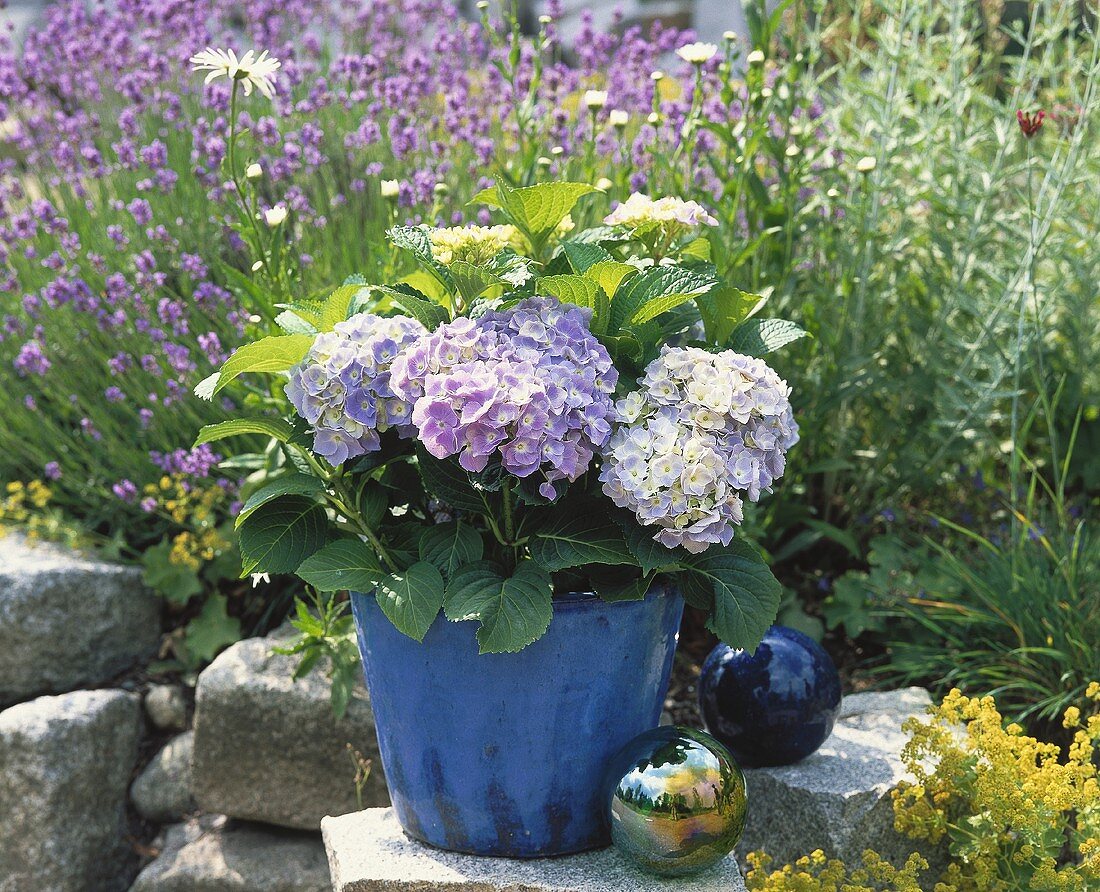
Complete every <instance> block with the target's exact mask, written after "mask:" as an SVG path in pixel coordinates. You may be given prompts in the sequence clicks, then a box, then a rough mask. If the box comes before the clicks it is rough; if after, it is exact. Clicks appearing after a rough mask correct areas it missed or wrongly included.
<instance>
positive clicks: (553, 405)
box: [391, 297, 618, 498]
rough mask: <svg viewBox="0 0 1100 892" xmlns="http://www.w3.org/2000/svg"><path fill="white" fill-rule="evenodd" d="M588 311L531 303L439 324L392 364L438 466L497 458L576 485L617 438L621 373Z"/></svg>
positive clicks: (470, 465) (515, 470)
mask: <svg viewBox="0 0 1100 892" xmlns="http://www.w3.org/2000/svg"><path fill="white" fill-rule="evenodd" d="M590 318H591V311H589V310H586V309H583V308H581V307H576V306H572V305H570V304H563V303H561V302H560V301H558V300H557V299H556V298H553V297H533V298H527V299H526V300H523V301H520V302H519V303H517V304H515V305H514V306H512V307H510V308H508V309H505V310H495V309H490V310H488V311H487V312H484V313H482V314H481V315H479V316H478V317H477V318H476V319H473V318H468V317H461V318H458V319H455V320H454V321H453V322H449V323H447V324H445V325H441V326H440V327H439V328H437V329H436V330H435V331H434V332H432V334H430V335H429V336H428V337H426V338H424V339H423V340H421V341H420V342H419V343H417V344H415V345H413V346H412V347H411V348H409V349H408V350H406V351H405V352H404V353H402V355H401V356H400V357H399V358H398V360H397V361H396V362H395V363H394V366H393V377H392V379H391V384H392V386H393V389H394V392H395V393H397V394H398V395H399V396H400V397H402V398H403V399H405V400H408V401H409V402H410V403H412V404H413V411H412V420H413V422H414V423H415V424H416V426H417V429H418V431H419V436H420V440H421V442H422V443H423V444H424V446H425V448H426V449H427V450H428V451H429V452H430V453H431V454H432V455H434V456H436V457H437V458H445V457H446V456H451V455H457V456H458V460H459V463H460V464H461V465H462V467H464V468H465V469H466V470H468V471H474V472H476V471H481V470H484V469H485V467H486V465H487V464H488V463H489V460H490V458H492V457H493V456H494V455H499V457H500V461H501V464H502V465H503V467H504V469H505V470H506V471H508V472H509V473H511V474H514V475H515V476H517V477H529V476H531V475H532V474H535V473H536V472H540V473H541V474H542V476H543V482H542V485H541V486H540V491H541V492H542V494H543V495H544V496H546V497H547V498H552V497H553V496H554V487H553V484H554V482H555V481H557V480H576V479H577V478H578V477H579V476H580V475H581V474H583V473H584V472H585V471H586V470H587V469H588V466H589V464H590V463H591V461H592V458H593V455H594V454H595V452H596V451H597V450H598V449H600V448H602V447H603V446H604V444H606V443H607V440H608V437H609V436H610V435H611V426H610V419H611V416H612V415H613V412H614V407H613V404H612V400H611V394H612V393H613V392H614V390H615V384H616V383H617V381H618V372H616V370H615V367H614V366H613V365H612V363H611V357H610V356H609V355H608V353H607V350H606V349H605V348H604V346H603V345H602V344H601V343H600V342H599V341H598V340H596V338H595V337H593V335H592V333H591V331H590V330H589V327H588V322H589V319H590Z"/></svg>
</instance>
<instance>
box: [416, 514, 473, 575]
mask: <svg viewBox="0 0 1100 892" xmlns="http://www.w3.org/2000/svg"><path fill="white" fill-rule="evenodd" d="M484 551H485V543H484V542H483V541H482V539H481V536H480V535H478V533H477V531H476V530H475V529H474V528H473V527H471V526H470V525H469V524H464V523H463V522H462V521H461V520H459V521H455V522H452V523H438V524H436V525H435V526H432V527H428V528H427V529H426V530H424V532H423V533H422V534H421V536H420V560H422V561H427V562H428V563H429V564H433V565H434V566H436V567H438V568H439V571H440V572H441V573H442V574H443V576H444V578H446V579H450V578H451V576H453V575H454V573H455V571H456V570H458V569H459V568H460V567H463V566H465V565H466V564H472V563H475V562H476V561H480V560H481V556H482V554H484Z"/></svg>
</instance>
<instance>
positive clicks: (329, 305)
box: [321, 285, 366, 331]
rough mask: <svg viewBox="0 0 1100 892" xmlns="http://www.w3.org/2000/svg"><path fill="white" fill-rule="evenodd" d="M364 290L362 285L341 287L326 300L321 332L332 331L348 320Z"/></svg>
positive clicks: (323, 307)
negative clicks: (339, 323)
mask: <svg viewBox="0 0 1100 892" xmlns="http://www.w3.org/2000/svg"><path fill="white" fill-rule="evenodd" d="M364 290H366V289H364V287H363V286H362V285H341V286H340V287H339V288H337V289H336V290H335V291H333V292H332V294H330V295H329V296H328V297H327V298H325V301H324V303H322V304H321V331H332V329H333V327H334V326H335V325H336V323H338V322H343V321H344V320H345V319H347V318H348V316H350V315H351V312H352V308H353V307H354V306H355V301H356V298H357V297H358V296H359V293H360V292H362V291H364Z"/></svg>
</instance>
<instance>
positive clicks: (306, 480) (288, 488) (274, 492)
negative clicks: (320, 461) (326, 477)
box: [235, 473, 325, 527]
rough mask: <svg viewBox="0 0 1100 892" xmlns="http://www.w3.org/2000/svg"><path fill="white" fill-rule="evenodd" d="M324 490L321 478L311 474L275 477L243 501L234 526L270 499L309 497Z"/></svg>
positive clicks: (242, 521)
mask: <svg viewBox="0 0 1100 892" xmlns="http://www.w3.org/2000/svg"><path fill="white" fill-rule="evenodd" d="M324 488H325V484H324V482H323V481H322V480H321V478H320V477H314V476H313V475H312V474H299V473H291V474H284V475H282V476H281V477H276V478H275V479H274V480H271V481H269V482H268V483H265V484H264V485H263V486H261V487H260V488H259V489H257V490H256V491H255V492H254V493H252V495H250V496H249V497H248V498H247V499H245V502H244V504H243V505H242V506H241V510H240V512H239V513H238V514H237V519H236V522H235V526H238V527H239V526H240V525H241V524H242V523H244V522H245V521H246V520H248V518H249V516H250V515H251V514H252V513H253V512H254V511H255V510H256V509H257V508H259V507H260V506H261V505H266V504H267V503H268V502H270V501H271V500H272V499H277V498H279V496H288V495H311V494H312V493H317V492H321V490H323V489H324Z"/></svg>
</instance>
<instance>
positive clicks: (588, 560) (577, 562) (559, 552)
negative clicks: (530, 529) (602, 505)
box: [528, 510, 635, 571]
mask: <svg viewBox="0 0 1100 892" xmlns="http://www.w3.org/2000/svg"><path fill="white" fill-rule="evenodd" d="M528 547H529V549H530V552H531V557H532V558H533V559H534V560H535V561H536V562H537V563H538V564H539V565H540V566H542V567H545V568H546V569H547V570H551V571H556V570H564V569H566V568H567V567H583V566H586V565H587V564H634V563H635V560H634V556H633V555H632V554H631V553H630V549H629V548H628V547H627V544H626V539H625V538H624V536H623V531H622V530H621V529H619V527H618V526H617V525H616V524H615V523H614V522H612V521H611V520H610V519H609V518H608V517H607V516H606V515H604V514H603V513H602V512H600V511H599V510H585V511H577V512H569V513H561V514H558V515H557V516H556V517H555V518H554V519H553V520H551V521H550V523H549V524H547V525H546V526H545V527H543V528H541V529H540V530H539V531H538V532H537V533H536V534H535V535H534V536H533V537H532V539H531V542H530V545H529V546H528Z"/></svg>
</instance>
